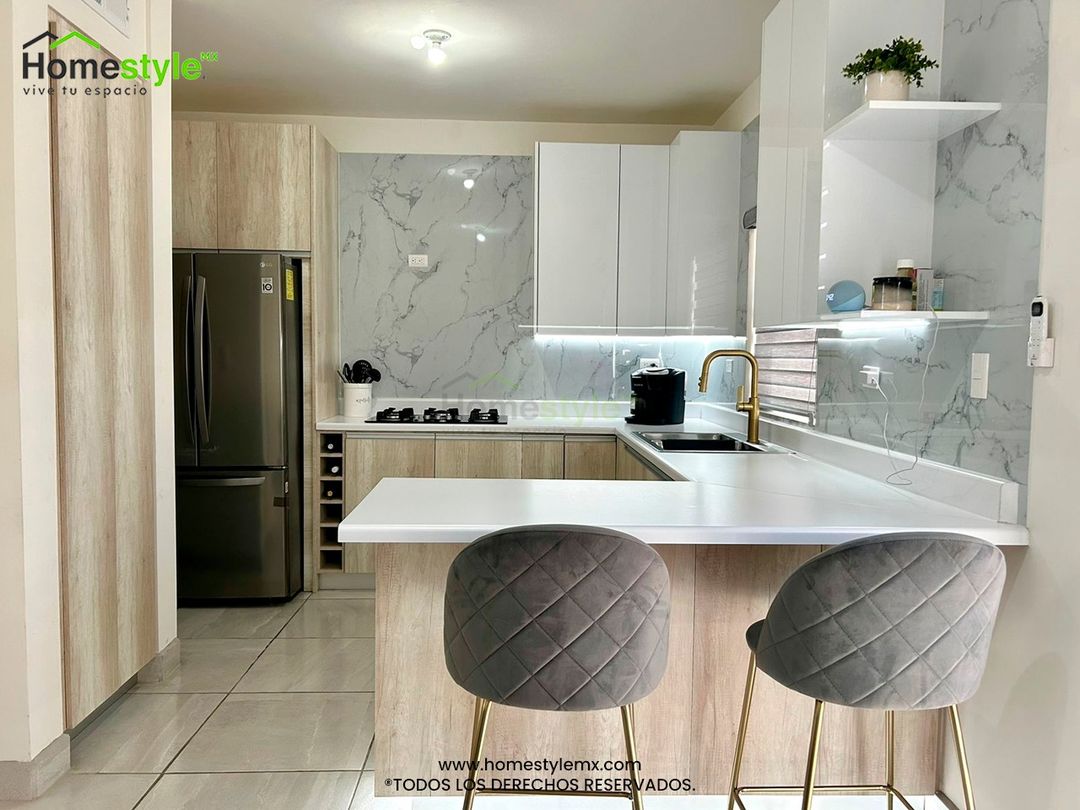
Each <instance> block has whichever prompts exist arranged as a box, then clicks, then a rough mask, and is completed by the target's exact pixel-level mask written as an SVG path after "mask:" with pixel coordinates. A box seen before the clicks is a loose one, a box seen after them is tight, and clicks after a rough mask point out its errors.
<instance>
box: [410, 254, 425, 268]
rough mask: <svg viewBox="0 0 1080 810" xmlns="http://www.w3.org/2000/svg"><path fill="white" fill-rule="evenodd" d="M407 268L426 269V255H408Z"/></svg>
mask: <svg viewBox="0 0 1080 810" xmlns="http://www.w3.org/2000/svg"><path fill="white" fill-rule="evenodd" d="M409 267H427V254H426V253H410V254H409Z"/></svg>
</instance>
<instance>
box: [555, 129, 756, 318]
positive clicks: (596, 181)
mask: <svg viewBox="0 0 1080 810" xmlns="http://www.w3.org/2000/svg"><path fill="white" fill-rule="evenodd" d="M740 148H741V136H740V134H739V133H737V132H712V131H702V132H682V133H680V134H679V135H678V137H677V138H676V139H675V142H674V143H673V144H672V145H671V146H670V147H667V146H637V145H622V146H620V145H618V144H580V143H539V144H537V147H536V330H537V334H558V333H562V334H589V335H613V334H623V335H664V334H667V335H686V334H698V335H710V334H712V335H715V334H732V332H733V330H734V325H735V312H736V308H737V297H738V282H737V279H738V255H739V248H738V246H739V238H740V227H741V212H740V211H739V180H740Z"/></svg>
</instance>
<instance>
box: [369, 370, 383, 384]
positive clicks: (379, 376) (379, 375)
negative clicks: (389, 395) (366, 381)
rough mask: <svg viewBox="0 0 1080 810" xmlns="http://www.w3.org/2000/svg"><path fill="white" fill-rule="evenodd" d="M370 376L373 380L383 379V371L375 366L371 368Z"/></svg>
mask: <svg viewBox="0 0 1080 810" xmlns="http://www.w3.org/2000/svg"><path fill="white" fill-rule="evenodd" d="M370 377H371V381H372V382H378V381H379V380H381V379H382V372H381V371H379V370H378V369H377V368H373V369H371V373H370Z"/></svg>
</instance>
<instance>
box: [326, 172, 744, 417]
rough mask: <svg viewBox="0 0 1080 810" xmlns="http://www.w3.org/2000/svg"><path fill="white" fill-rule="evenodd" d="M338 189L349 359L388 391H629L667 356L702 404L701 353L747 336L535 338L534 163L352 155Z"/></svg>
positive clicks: (496, 394) (723, 395) (549, 394)
mask: <svg viewBox="0 0 1080 810" xmlns="http://www.w3.org/2000/svg"><path fill="white" fill-rule="evenodd" d="M467 179H468V180H472V181H473V183H472V188H471V189H468V188H466V187H465V180H467ZM340 188H341V229H340V233H341V239H342V245H341V354H342V359H343V360H346V361H350V362H351V361H353V360H356V359H358V358H361V357H365V358H368V359H369V360H371V362H372V363H374V365H375V366H376V367H377V368H379V369H380V370H381V371H382V373H383V379H382V382H380V383H379V384H378V386H377V391H376V395H377V396H378V397H380V398H394V397H409V398H412V397H448V398H459V397H463V398H472V399H559V400H590V401H618V400H626V399H628V398H629V389H630V373H631V372H632V371H633V370H634V369H636V368H637V367H638V362H639V360H640V359H641V358H660V359H661V360H662V362H663V363H664V364H665V365H670V366H674V367H677V368H684V369H686V370H687V378H688V379H687V382H688V391H687V398H688V399H697V398H699V396H700V395H699V394H698V392H697V389H696V386H695V383H696V380H697V372H698V370H699V369H700V365H701V361H702V359H703V357H704V355H705V354H706V353H707V352H709V351H710V350H712V349H714V348H721V347H730V346H735V345H741V343H742V341H741V340H735V339H730V338H727V339H724V338H719V339H718V338H684V337H678V338H659V339H648V338H621V337H620V338H582V337H566V338H558V337H542V338H537V337H534V336H533V334H532V332H531V330H530V329H528V326H529V325H530V324H531V323H532V317H533V312H532V307H533V270H532V254H533V210H532V209H533V175H532V159H531V158H528V157H513V156H511V157H507V156H503V157H494V156H460V157H455V156H445V155H383V154H380V155H367V154H345V155H342V156H341V165H340ZM410 254H427V256H428V266H427V267H425V268H413V267H409V262H408V257H409V255H410ZM739 373H740V371H739V369H737V368H736V369H733V370H732V371H728V370H727V368H726V365H725V366H724V367H723V368H720V367H718V368H717V369H716V370H715V372H714V376H713V382H712V384H711V386H710V391H709V392H708V395H707V398H708V400H709V401H724V402H727V401H731V400H732V399H733V398H734V387H735V385H736V384H737V381H736V380H735V375H736V374H739Z"/></svg>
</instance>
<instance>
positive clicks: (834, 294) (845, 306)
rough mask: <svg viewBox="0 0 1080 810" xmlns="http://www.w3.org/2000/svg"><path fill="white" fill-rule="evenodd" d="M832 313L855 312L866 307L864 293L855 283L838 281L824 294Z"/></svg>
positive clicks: (857, 283)
mask: <svg viewBox="0 0 1080 810" xmlns="http://www.w3.org/2000/svg"><path fill="white" fill-rule="evenodd" d="M825 303H826V305H828V307H829V309H830V310H831V311H832V312H857V311H858V310H860V309H862V308H863V307H864V306H866V291H865V290H864V289H863V288H862V285H861V284H859V282H857V281H838V282H836V283H835V284H833V285H832V286H831V287H829V291H828V292H827V293H825Z"/></svg>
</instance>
